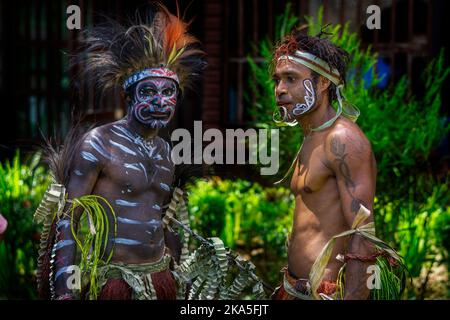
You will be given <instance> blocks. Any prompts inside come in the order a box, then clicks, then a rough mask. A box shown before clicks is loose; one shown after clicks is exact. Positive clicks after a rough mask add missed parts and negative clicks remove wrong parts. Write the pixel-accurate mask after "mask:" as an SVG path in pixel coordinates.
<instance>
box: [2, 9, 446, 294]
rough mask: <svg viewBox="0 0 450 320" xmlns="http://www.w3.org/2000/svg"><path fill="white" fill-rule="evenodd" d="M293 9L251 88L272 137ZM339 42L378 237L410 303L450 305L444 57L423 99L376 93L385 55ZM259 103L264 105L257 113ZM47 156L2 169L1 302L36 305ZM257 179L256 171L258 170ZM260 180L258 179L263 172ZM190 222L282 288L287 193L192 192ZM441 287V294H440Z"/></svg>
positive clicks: (395, 88)
mask: <svg viewBox="0 0 450 320" xmlns="http://www.w3.org/2000/svg"><path fill="white" fill-rule="evenodd" d="M299 22H300V21H299V20H298V18H297V17H296V16H293V15H292V14H291V13H290V9H289V6H287V8H286V11H285V13H284V15H282V16H280V17H277V19H276V36H275V39H266V40H264V41H262V42H261V43H259V44H255V45H256V46H257V48H258V51H259V53H260V56H261V57H263V58H264V62H262V63H256V62H255V60H254V59H252V58H251V57H249V58H248V62H249V65H250V68H251V70H252V73H253V75H252V77H251V78H250V79H249V86H250V88H251V89H252V95H253V96H254V97H256V99H251V98H250V97H248V99H247V110H248V112H249V113H250V115H251V116H252V118H253V119H254V120H255V121H254V123H253V125H254V126H255V127H263V128H268V127H274V124H273V122H272V113H273V111H274V107H275V100H274V94H273V84H272V81H271V76H270V74H269V73H268V66H269V62H270V60H271V52H272V44H273V43H274V42H275V41H276V40H279V39H280V38H281V36H283V35H284V34H286V32H288V31H289V30H291V29H292V27H294V26H296V25H298V24H299ZM305 22H306V23H307V26H308V31H309V33H310V34H313V35H314V34H316V33H318V31H319V29H320V27H321V26H322V24H323V21H322V11H319V13H318V15H317V17H315V18H312V17H310V18H307V19H306V20H305ZM328 32H331V33H332V34H333V35H332V36H330V39H331V41H333V42H334V43H336V44H338V45H340V46H341V47H342V48H344V49H345V50H347V51H348V52H349V53H350V54H351V55H352V60H351V65H350V67H349V69H350V70H351V72H349V79H348V85H347V87H346V90H345V95H346V97H347V98H348V100H349V101H350V102H352V103H353V104H355V105H357V106H358V107H359V109H360V110H361V116H360V118H359V120H358V124H359V125H360V127H361V128H362V130H363V131H364V132H365V134H366V135H367V137H368V138H369V140H370V141H371V143H372V147H373V151H374V153H375V157H376V159H377V163H378V180H377V193H376V194H377V197H376V199H375V207H374V211H375V212H374V213H375V223H376V228H377V234H378V236H379V237H380V238H382V239H384V240H385V241H387V242H388V243H389V244H390V245H392V246H393V247H394V248H396V249H398V250H399V252H400V254H401V255H402V256H403V257H404V259H405V263H406V265H407V266H408V269H409V271H410V273H411V276H412V278H413V280H414V281H413V285H409V286H408V290H407V291H406V293H405V295H404V297H403V298H410V299H423V298H450V294H449V292H450V291H449V287H448V274H447V278H446V279H447V280H446V281H447V283H442V281H440V282H439V281H437V282H436V281H435V282H433V271H434V270H436V269H437V268H441V267H444V268H445V270H446V271H445V272H447V273H448V265H449V262H450V258H449V251H450V208H449V202H450V192H449V187H448V186H449V175H448V173H445V174H444V176H440V177H437V176H435V175H434V174H432V172H433V170H432V164H431V163H430V155H431V153H432V152H433V150H435V149H436V148H437V146H438V144H439V142H440V140H441V139H442V138H443V137H444V136H445V135H446V134H447V133H448V131H449V129H450V126H449V125H445V124H444V123H445V122H444V121H443V119H442V117H441V116H440V114H439V111H440V107H441V98H440V92H441V89H442V84H443V81H444V80H445V79H446V77H447V76H448V74H449V72H450V69H449V68H448V67H446V66H444V58H443V53H441V54H440V55H438V56H437V57H436V58H435V59H434V60H432V61H431V62H430V64H429V65H428V67H427V68H426V70H424V72H423V85H424V87H425V92H426V94H425V95H424V96H423V97H416V96H414V95H408V83H407V80H406V78H402V79H401V80H400V81H398V82H397V83H395V84H393V85H392V86H391V87H390V88H388V89H383V90H380V89H377V88H376V84H377V83H378V82H379V81H380V79H377V75H376V74H375V73H374V72H372V81H371V83H364V80H363V75H364V74H365V73H366V72H367V71H369V70H373V66H374V65H375V63H376V61H377V54H376V53H375V52H372V50H371V49H370V48H367V49H364V48H362V46H361V43H360V40H359V39H358V37H357V35H356V33H352V32H351V31H350V30H349V27H348V25H344V26H340V25H335V26H331V27H329V28H328ZM253 101H256V103H253ZM301 138H302V137H301V132H300V130H299V129H298V128H291V127H283V128H281V131H280V141H281V144H280V146H281V150H280V161H281V165H282V168H281V169H280V176H278V177H273V179H272V180H270V181H269V180H268V181H263V182H264V185H270V184H271V182H273V181H275V180H276V179H278V178H281V175H282V173H284V172H285V171H286V170H287V167H288V166H289V165H290V163H291V161H292V159H293V157H294V156H295V153H296V152H297V149H298V147H299V145H300V141H301ZM38 163H39V155H36V156H35V157H32V158H30V159H26V160H24V159H22V158H21V157H20V156H19V154H17V155H16V157H15V158H14V159H13V160H12V162H5V163H3V164H0V212H1V213H2V214H3V215H4V216H5V217H6V218H7V219H8V222H9V228H8V231H7V233H6V238H5V240H4V241H3V242H2V243H0V266H1V268H0V299H1V298H7V299H15V298H35V297H36V293H35V290H36V283H35V269H36V258H37V244H38V242H37V241H38V238H39V229H38V228H37V226H36V225H34V224H33V222H32V216H33V212H34V210H35V209H36V207H37V205H38V203H39V202H40V201H41V198H42V195H43V193H44V191H45V190H46V188H47V185H48V183H49V177H48V174H47V172H46V170H45V169H44V168H43V167H41V166H39V165H38ZM255 169H257V168H255ZM255 171H256V170H255ZM189 195H190V196H189V212H190V219H191V224H192V226H193V228H194V229H195V230H196V231H197V232H199V233H200V234H201V235H203V236H205V237H210V236H219V237H220V238H222V239H223V240H224V242H225V244H226V245H227V246H228V247H230V248H232V249H234V250H237V251H238V252H240V253H241V254H242V255H244V256H245V257H247V258H249V259H251V260H252V261H253V262H254V263H255V265H256V267H257V273H258V275H259V276H261V277H262V279H264V280H265V281H266V282H268V283H269V284H270V285H272V286H276V285H278V284H279V281H280V280H281V273H280V272H279V271H280V269H281V268H282V267H283V266H284V265H285V264H286V263H287V256H286V249H285V240H286V238H287V236H288V233H289V230H290V228H291V223H292V213H293V209H294V199H293V196H292V195H291V194H290V191H289V190H288V189H287V188H285V187H276V188H274V187H265V186H262V185H260V184H258V183H255V182H252V181H251V174H249V181H247V180H233V181H231V180H221V179H220V178H214V179H211V180H209V181H203V180H201V181H197V182H196V183H195V184H193V185H191V186H190V187H189ZM436 284H438V286H439V288H435V287H434V286H436Z"/></svg>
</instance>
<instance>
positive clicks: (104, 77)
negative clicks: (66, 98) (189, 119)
mask: <svg viewBox="0 0 450 320" xmlns="http://www.w3.org/2000/svg"><path fill="white" fill-rule="evenodd" d="M187 27H188V24H187V23H186V22H184V21H183V20H182V19H180V18H179V17H178V16H175V15H173V14H171V13H170V12H169V11H168V10H167V8H165V7H164V6H163V5H162V4H158V5H157V6H156V7H155V11H150V10H149V11H148V12H147V14H146V16H145V17H142V16H138V17H137V18H136V19H135V21H133V22H131V23H130V24H129V25H121V24H119V23H118V22H116V21H113V20H108V21H107V22H106V23H104V24H101V25H98V26H95V27H93V28H90V29H87V30H86V31H85V32H84V33H83V39H82V40H81V43H82V48H83V49H82V50H81V51H80V52H79V54H77V55H76V56H74V57H73V59H72V63H71V65H72V67H74V68H78V69H80V70H81V72H80V73H79V81H80V82H81V83H83V84H85V85H87V86H88V87H94V88H96V89H97V90H98V91H97V92H100V95H101V96H103V95H105V94H106V93H107V92H108V90H110V89H112V88H115V87H118V86H120V87H121V86H122V85H123V82H124V81H125V79H126V78H127V77H129V76H130V75H132V74H133V73H135V72H138V71H141V70H144V69H148V68H155V67H163V66H164V67H167V68H169V69H170V70H172V71H174V72H175V73H176V74H177V75H178V78H179V79H180V87H181V89H184V88H187V87H191V86H192V80H194V79H195V78H196V77H197V76H199V75H201V73H202V72H203V70H204V68H205V66H206V63H205V59H204V56H205V53H204V52H203V51H202V50H201V49H200V43H199V41H198V40H197V39H196V38H195V37H194V36H192V35H190V34H189V33H188V32H187Z"/></svg>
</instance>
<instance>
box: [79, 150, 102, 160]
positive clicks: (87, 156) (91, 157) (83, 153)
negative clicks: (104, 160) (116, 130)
mask: <svg viewBox="0 0 450 320" xmlns="http://www.w3.org/2000/svg"><path fill="white" fill-rule="evenodd" d="M81 156H82V157H83V159H85V160H87V161H90V162H98V159H97V158H96V157H95V156H94V155H93V154H92V153H90V152H87V151H81Z"/></svg>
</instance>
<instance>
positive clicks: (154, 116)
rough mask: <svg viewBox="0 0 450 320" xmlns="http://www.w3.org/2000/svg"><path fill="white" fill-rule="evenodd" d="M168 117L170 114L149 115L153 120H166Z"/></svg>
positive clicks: (153, 113) (155, 113)
mask: <svg viewBox="0 0 450 320" xmlns="http://www.w3.org/2000/svg"><path fill="white" fill-rule="evenodd" d="M169 116H170V112H159V111H155V112H152V113H151V117H152V118H155V119H167V118H169Z"/></svg>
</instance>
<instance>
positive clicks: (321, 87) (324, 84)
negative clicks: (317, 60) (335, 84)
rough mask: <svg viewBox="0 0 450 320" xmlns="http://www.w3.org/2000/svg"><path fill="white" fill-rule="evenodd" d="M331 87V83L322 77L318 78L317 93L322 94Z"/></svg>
mask: <svg viewBox="0 0 450 320" xmlns="http://www.w3.org/2000/svg"><path fill="white" fill-rule="evenodd" d="M330 85H331V81H330V80H328V79H327V78H325V77H323V76H319V81H317V93H319V92H320V93H323V92H325V90H328V88H329V87H330Z"/></svg>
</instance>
